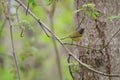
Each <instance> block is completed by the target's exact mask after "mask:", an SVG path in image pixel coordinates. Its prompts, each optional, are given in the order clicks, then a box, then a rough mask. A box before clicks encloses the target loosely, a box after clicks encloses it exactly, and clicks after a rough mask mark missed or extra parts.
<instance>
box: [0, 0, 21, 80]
mask: <svg viewBox="0 0 120 80" xmlns="http://www.w3.org/2000/svg"><path fill="white" fill-rule="evenodd" d="M1 4H2V8H3V12H4V15H5V18H6V20H7V21H8V24H9V29H10V37H11V44H12V51H13V52H12V53H13V57H14V62H15V66H16V70H17V75H18V80H21V79H20V71H19V66H18V62H17V58H16V53H15V47H14V41H13V31H12V24H11V21H10V15H9V13H8V11H7V8H6V6H5V4H4V0H2V3H1Z"/></svg>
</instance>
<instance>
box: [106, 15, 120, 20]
mask: <svg viewBox="0 0 120 80" xmlns="http://www.w3.org/2000/svg"><path fill="white" fill-rule="evenodd" d="M119 18H120V15H118V16H117V15H115V16H109V17H108V20H110V21H112V20H113V19H119Z"/></svg>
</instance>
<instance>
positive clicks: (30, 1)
mask: <svg viewBox="0 0 120 80" xmlns="http://www.w3.org/2000/svg"><path fill="white" fill-rule="evenodd" d="M29 3H30V4H32V6H33V7H35V6H36V5H37V3H36V2H35V0H29Z"/></svg>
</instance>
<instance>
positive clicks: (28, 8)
mask: <svg viewBox="0 0 120 80" xmlns="http://www.w3.org/2000/svg"><path fill="white" fill-rule="evenodd" d="M29 5H30V1H28V4H27V10H26V15H27V13H28V9H29Z"/></svg>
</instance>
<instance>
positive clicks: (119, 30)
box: [101, 28, 120, 50]
mask: <svg viewBox="0 0 120 80" xmlns="http://www.w3.org/2000/svg"><path fill="white" fill-rule="evenodd" d="M119 32H120V28H119V29H118V30H117V31H116V32H115V34H114V35H113V36H112V37H111V38H110V40H109V42H108V43H107V44H106V45H105V46H104V47H103V48H102V49H101V50H103V49H104V48H106V47H107V46H108V45H109V44H110V42H111V41H112V39H113V38H114V37H115V36H116V35H117V34H118V33H119Z"/></svg>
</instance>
